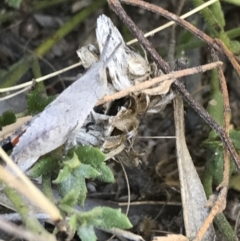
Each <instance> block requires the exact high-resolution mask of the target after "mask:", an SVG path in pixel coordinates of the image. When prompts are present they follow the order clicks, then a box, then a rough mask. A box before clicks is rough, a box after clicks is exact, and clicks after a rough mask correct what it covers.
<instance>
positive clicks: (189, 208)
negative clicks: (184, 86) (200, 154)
mask: <svg viewBox="0 0 240 241" xmlns="http://www.w3.org/2000/svg"><path fill="white" fill-rule="evenodd" d="M174 119H175V130H176V147H177V161H178V169H179V178H180V183H181V198H182V205H183V217H184V224H185V229H186V236H187V237H188V238H193V237H195V236H196V235H197V232H198V230H199V229H200V228H201V226H202V224H203V222H204V220H205V219H206V217H207V216H208V208H206V206H205V205H206V202H207V198H206V195H205V191H204V189H203V186H202V183H201V181H200V178H199V176H198V174H197V172H196V169H195V167H194V165H193V162H192V159H191V156H190V154H189V151H188V148H187V145H186V141H185V135H184V109H183V100H182V97H181V96H177V97H176V98H175V99H174ZM214 236H215V234H214V229H213V226H210V228H209V229H208V231H207V232H206V233H205V235H204V238H203V239H202V240H205V241H208V240H214Z"/></svg>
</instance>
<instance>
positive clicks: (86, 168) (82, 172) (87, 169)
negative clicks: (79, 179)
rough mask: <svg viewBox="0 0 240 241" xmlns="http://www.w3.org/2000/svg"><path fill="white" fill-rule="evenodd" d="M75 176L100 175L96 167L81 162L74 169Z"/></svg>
mask: <svg viewBox="0 0 240 241" xmlns="http://www.w3.org/2000/svg"><path fill="white" fill-rule="evenodd" d="M73 174H74V175H75V176H83V177H85V178H96V177H98V176H99V175H101V173H100V172H98V171H97V170H96V169H94V168H93V167H91V166H90V165H87V164H81V165H80V167H79V168H78V169H76V170H74V172H73Z"/></svg>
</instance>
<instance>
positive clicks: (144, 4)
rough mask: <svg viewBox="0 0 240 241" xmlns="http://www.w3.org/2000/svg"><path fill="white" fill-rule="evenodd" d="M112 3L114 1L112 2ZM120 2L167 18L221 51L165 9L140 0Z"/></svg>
mask: <svg viewBox="0 0 240 241" xmlns="http://www.w3.org/2000/svg"><path fill="white" fill-rule="evenodd" d="M113 1H115V0H113ZM113 1H111V2H113ZM120 2H123V3H126V4H130V5H133V6H138V7H141V8H143V9H146V10H148V11H151V12H154V13H157V14H159V15H161V16H163V17H165V18H167V19H168V20H171V21H174V22H176V23H178V24H179V25H180V26H182V27H183V28H185V29H187V30H188V31H189V32H191V33H193V34H194V35H196V36H197V37H198V38H199V39H201V40H203V41H204V42H206V43H207V44H209V45H210V46H211V47H213V48H214V49H216V50H218V51H220V52H221V49H220V48H219V46H218V45H217V44H216V43H215V41H214V39H212V38H211V37H209V36H208V35H207V34H205V33H204V32H202V31H201V30H199V29H198V28H196V27H195V26H193V25H192V24H190V23H189V22H187V21H186V20H184V19H181V18H180V17H179V16H177V15H176V14H174V13H171V12H168V11H167V10H165V9H163V8H161V7H159V6H156V5H154V4H151V3H147V2H144V1H141V0H120Z"/></svg>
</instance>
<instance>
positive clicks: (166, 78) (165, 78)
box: [97, 61, 222, 105]
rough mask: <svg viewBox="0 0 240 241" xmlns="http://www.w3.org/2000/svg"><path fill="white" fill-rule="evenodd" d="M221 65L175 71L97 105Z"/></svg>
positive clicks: (212, 64) (109, 97) (218, 63)
mask: <svg viewBox="0 0 240 241" xmlns="http://www.w3.org/2000/svg"><path fill="white" fill-rule="evenodd" d="M219 65H222V62H220V61H218V62H215V63H210V64H205V65H202V66H198V67H193V68H189V69H183V70H179V71H174V72H171V73H169V74H166V75H162V76H159V77H157V78H154V79H151V80H148V81H145V82H142V83H138V84H136V85H134V86H131V87H129V88H126V89H124V90H122V91H119V92H117V93H114V94H112V95H109V96H105V97H104V98H102V99H101V100H99V101H98V102H97V105H101V104H104V103H106V102H110V101H113V100H116V99H120V98H122V97H124V96H127V95H129V94H130V93H133V92H138V91H141V90H144V89H147V88H149V87H151V86H153V85H155V84H158V83H161V82H164V81H174V80H176V79H177V78H180V77H183V76H187V75H193V74H197V73H201V72H205V71H207V70H210V69H214V68H216V67H217V66H219Z"/></svg>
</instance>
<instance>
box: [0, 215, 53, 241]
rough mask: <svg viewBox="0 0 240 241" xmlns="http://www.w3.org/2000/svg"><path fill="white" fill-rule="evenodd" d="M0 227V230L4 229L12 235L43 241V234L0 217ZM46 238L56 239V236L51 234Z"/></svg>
mask: <svg viewBox="0 0 240 241" xmlns="http://www.w3.org/2000/svg"><path fill="white" fill-rule="evenodd" d="M0 227H1V230H4V231H5V232H6V233H9V234H11V235H14V236H16V237H18V238H22V239H25V240H30V241H31V240H35V241H45V240H46V237H45V235H44V234H35V233H32V232H30V231H29V230H27V229H25V228H22V227H19V226H17V225H15V224H13V223H10V222H8V221H6V220H4V219H0ZM47 240H49V241H56V238H55V237H54V236H53V235H51V236H49V235H48V236H47Z"/></svg>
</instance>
